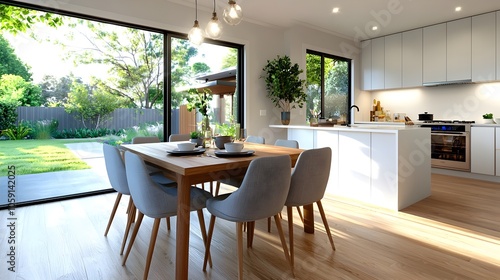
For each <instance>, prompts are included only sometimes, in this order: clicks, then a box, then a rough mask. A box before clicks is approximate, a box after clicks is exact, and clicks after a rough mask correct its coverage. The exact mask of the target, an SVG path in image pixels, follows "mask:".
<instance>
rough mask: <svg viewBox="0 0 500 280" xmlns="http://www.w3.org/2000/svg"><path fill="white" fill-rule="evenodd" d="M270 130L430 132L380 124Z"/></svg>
mask: <svg viewBox="0 0 500 280" xmlns="http://www.w3.org/2000/svg"><path fill="white" fill-rule="evenodd" d="M269 127H270V128H285V129H305V130H327V131H352V132H355V131H359V132H377V133H397V132H398V131H402V130H415V129H419V130H420V129H421V130H430V128H428V127H420V126H418V125H378V124H354V125H352V126H341V125H335V126H309V125H269Z"/></svg>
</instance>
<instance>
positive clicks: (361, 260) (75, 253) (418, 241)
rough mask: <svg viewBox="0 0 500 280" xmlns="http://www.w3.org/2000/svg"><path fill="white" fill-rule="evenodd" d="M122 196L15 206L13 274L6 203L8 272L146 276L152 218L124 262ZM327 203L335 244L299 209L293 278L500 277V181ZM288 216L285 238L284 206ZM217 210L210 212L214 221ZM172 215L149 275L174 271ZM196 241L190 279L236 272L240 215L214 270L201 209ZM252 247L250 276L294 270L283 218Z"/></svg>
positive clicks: (438, 178) (221, 242) (446, 179)
mask: <svg viewBox="0 0 500 280" xmlns="http://www.w3.org/2000/svg"><path fill="white" fill-rule="evenodd" d="M225 190H226V191H228V190H230V189H229V188H226V189H225ZM115 197H116V194H115V193H111V194H104V195H97V196H92V197H85V198H78V199H72V200H66V201H59V202H51V203H46V204H39V205H34V206H26V207H20V208H17V209H15V214H16V215H15V217H16V218H17V220H15V222H16V229H15V241H16V243H15V270H16V272H15V273H14V272H10V271H9V270H8V267H9V266H10V265H9V263H8V261H9V259H10V256H8V255H7V254H9V252H10V246H12V245H13V244H9V243H8V241H9V237H10V235H11V234H10V230H9V229H8V227H7V225H8V223H9V222H10V221H11V220H8V218H9V217H10V216H9V213H8V211H7V210H2V211H0V219H1V220H2V222H3V223H4V225H3V226H2V227H1V231H0V233H1V235H0V255H1V257H0V279H30V280H31V279H35V280H36V279H92V280H94V279H106V280H108V279H141V278H142V275H143V272H144V263H145V256H146V253H147V248H148V244H149V238H150V233H151V227H152V222H153V220H152V219H150V218H147V217H145V218H144V221H143V224H142V226H141V229H140V231H139V234H138V236H137V240H136V241H135V244H134V247H133V248H132V251H131V254H130V256H129V259H128V260H127V263H126V265H125V266H122V265H121V262H122V256H120V255H119V251H120V246H121V239H122V236H123V231H124V228H125V224H126V214H125V211H126V207H127V203H128V197H124V198H125V199H122V202H121V204H120V207H119V209H118V211H117V214H116V216H115V220H114V221H113V224H112V226H111V229H110V231H109V233H108V236H107V237H104V230H105V227H106V224H107V219H108V217H109V214H110V212H111V208H112V205H113V203H114V199H115ZM323 206H324V208H325V212H326V215H327V219H328V222H329V225H330V228H331V231H332V234H333V238H334V241H335V246H336V248H337V250H336V251H335V252H333V251H332V249H331V247H330V244H329V241H328V237H327V235H326V234H325V231H324V228H323V224H322V222H321V217H320V215H319V213H318V211H317V209H315V223H316V227H315V229H316V231H315V234H314V235H312V234H306V233H304V232H303V230H302V225H301V222H300V218H299V217H298V214H297V212H296V211H295V210H294V215H296V217H294V222H295V229H294V233H295V235H294V237H295V238H294V241H295V275H296V277H295V279H500V184H498V183H492V182H485V181H478V180H473V179H464V178H458V177H451V176H446V175H439V174H433V175H432V196H431V197H429V198H427V199H425V200H423V201H420V202H418V203H416V204H414V205H412V206H410V207H408V208H406V209H403V210H402V211H399V212H393V211H388V210H384V209H380V208H376V207H372V206H370V205H366V204H359V203H354V202H353V201H347V200H344V199H341V198H338V197H333V196H329V195H327V196H326V197H325V198H324V199H323ZM282 214H283V221H282V223H283V224H282V225H283V229H284V231H285V236H287V235H288V227H287V226H286V225H285V223H286V222H287V217H286V210H284V211H283V213H282ZM209 217H210V214H209V213H208V212H207V211H205V221H206V223H207V224H208V221H209ZM171 221H172V229H171V231H170V232H168V231H167V229H166V223H165V220H162V223H161V226H160V232H159V234H158V239H157V243H156V247H155V251H154V255H153V260H152V264H151V270H150V274H149V279H174V278H175V277H174V276H175V271H174V268H175V229H176V226H175V223H176V219H175V218H172V219H171ZM244 238H246V235H244ZM287 238H288V237H287ZM287 240H288V239H287ZM244 242H245V241H244ZM190 244H191V246H190V252H189V253H190V263H189V278H190V279H236V278H237V274H238V272H237V253H236V234H235V230H234V223H230V222H226V221H223V220H222V219H217V221H216V224H215V230H214V236H213V240H212V247H211V254H212V260H213V267H212V268H208V269H207V272H203V271H202V265H203V256H204V247H203V242H202V238H201V234H200V231H199V223H198V218H197V216H196V212H193V213H192V214H191V236H190ZM245 244H246V242H245ZM244 247H245V248H244V254H243V255H244V256H243V257H244V275H245V278H246V279H291V278H292V275H291V272H290V268H289V265H288V263H287V262H286V260H285V257H284V256H283V252H282V249H281V244H280V240H279V236H278V233H277V230H276V226H275V225H273V228H272V232H271V233H268V232H267V221H266V220H262V221H257V223H256V227H255V237H254V242H253V248H250V249H247V248H246V246H244Z"/></svg>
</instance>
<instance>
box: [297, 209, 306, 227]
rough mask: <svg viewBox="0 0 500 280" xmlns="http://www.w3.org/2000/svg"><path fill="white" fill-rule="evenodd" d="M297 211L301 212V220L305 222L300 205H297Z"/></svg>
mask: <svg viewBox="0 0 500 280" xmlns="http://www.w3.org/2000/svg"><path fill="white" fill-rule="evenodd" d="M297 211H298V212H299V217H300V220H301V221H302V224H304V216H302V211H301V210H300V206H297Z"/></svg>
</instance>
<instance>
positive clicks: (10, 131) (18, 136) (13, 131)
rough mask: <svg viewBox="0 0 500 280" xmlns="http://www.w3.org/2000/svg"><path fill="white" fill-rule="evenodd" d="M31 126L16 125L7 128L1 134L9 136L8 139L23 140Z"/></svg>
mask: <svg viewBox="0 0 500 280" xmlns="http://www.w3.org/2000/svg"><path fill="white" fill-rule="evenodd" d="M30 131H31V128H29V127H27V126H24V125H22V124H20V125H18V126H17V127H13V128H7V129H5V130H3V131H2V135H3V136H7V137H9V139H10V140H23V139H25V138H26V136H28V134H29V133H30Z"/></svg>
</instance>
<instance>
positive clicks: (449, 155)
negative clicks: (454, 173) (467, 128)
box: [431, 133, 470, 170]
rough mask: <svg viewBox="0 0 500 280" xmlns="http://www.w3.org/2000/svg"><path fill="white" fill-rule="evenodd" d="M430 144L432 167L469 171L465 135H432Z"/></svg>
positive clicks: (467, 146) (467, 140)
mask: <svg viewBox="0 0 500 280" xmlns="http://www.w3.org/2000/svg"><path fill="white" fill-rule="evenodd" d="M431 143H432V147H431V158H432V160H431V161H432V165H433V167H440V168H448V169H458V170H470V159H469V137H468V134H467V133H460V134H450V133H432V134H431Z"/></svg>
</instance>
